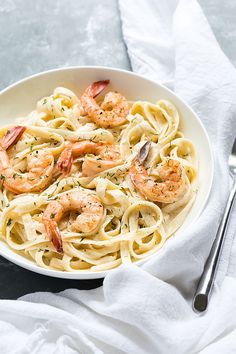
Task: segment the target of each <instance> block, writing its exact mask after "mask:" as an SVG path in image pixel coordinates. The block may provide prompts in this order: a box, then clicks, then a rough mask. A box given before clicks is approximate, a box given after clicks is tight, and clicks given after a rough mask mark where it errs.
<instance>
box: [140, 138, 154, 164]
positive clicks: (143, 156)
mask: <svg viewBox="0 0 236 354" xmlns="http://www.w3.org/2000/svg"><path fill="white" fill-rule="evenodd" d="M150 147H151V141H147V142H146V143H145V144H144V145H143V146H142V147H141V149H140V150H139V153H138V156H137V159H138V161H139V162H140V163H141V164H143V163H144V162H145V161H146V160H147V158H148V155H149V152H150Z"/></svg>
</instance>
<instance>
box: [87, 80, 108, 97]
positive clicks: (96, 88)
mask: <svg viewBox="0 0 236 354" xmlns="http://www.w3.org/2000/svg"><path fill="white" fill-rule="evenodd" d="M109 82H110V80H102V81H96V82H93V83H92V85H90V86H89V87H88V94H89V95H91V96H92V97H93V98H95V97H97V96H98V95H99V94H100V93H101V92H102V91H103V90H104V89H105V88H106V87H107V85H108V84H109Z"/></svg>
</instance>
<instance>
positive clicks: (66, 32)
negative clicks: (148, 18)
mask: <svg viewBox="0 0 236 354" xmlns="http://www.w3.org/2000/svg"><path fill="white" fill-rule="evenodd" d="M147 1H148V0H147ZM199 2H200V4H201V6H202V7H203V10H204V12H205V14H206V15H207V17H208V20H209V22H210V24H211V26H212V28H213V31H214V33H215V35H216V38H217V40H218V41H219V43H220V45H221V47H222V49H223V50H224V52H225V53H226V54H227V55H228V57H229V58H230V60H231V61H232V63H233V64H234V65H235V66H236V25H235V15H236V2H235V1H233V0H231V1H230V0H228V1H224V2H223V1H222V0H201V1H199ZM127 6H128V1H127ZM0 29H1V37H0V67H1V82H0V89H3V88H5V87H7V86H8V85H9V84H11V83H13V82H15V81H17V80H19V79H21V78H23V77H26V76H29V75H32V74H34V73H37V72H40V71H45V70H47V69H52V68H55V67H62V66H70V65H105V66H113V67H118V68H123V69H130V63H129V59H128V56H127V53H126V47H125V44H124V42H123V39H122V32H121V23H120V17H119V9H118V4H117V1H116V0H100V1H96V0H86V1H83V0H76V1H75V0H56V1H55V0H47V1H45V0H34V1H32V0H4V1H1V3H0ZM101 284H102V280H96V281H69V280H61V279H54V278H49V277H46V276H41V275H38V274H34V273H31V272H29V271H27V270H24V269H22V268H20V267H18V266H16V265H13V264H12V263H10V262H8V261H6V260H5V259H3V258H1V257H0V285H1V290H0V298H8V299H15V298H17V297H19V296H21V295H24V294H26V293H30V292H34V291H59V290H62V289H66V288H69V287H75V288H78V289H89V288H93V287H96V286H99V285H101Z"/></svg>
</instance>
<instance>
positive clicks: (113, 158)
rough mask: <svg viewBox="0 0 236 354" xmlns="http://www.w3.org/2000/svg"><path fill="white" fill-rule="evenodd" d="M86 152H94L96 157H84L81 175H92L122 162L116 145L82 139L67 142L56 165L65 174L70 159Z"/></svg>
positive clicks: (67, 170) (67, 171) (69, 165)
mask: <svg viewBox="0 0 236 354" xmlns="http://www.w3.org/2000/svg"><path fill="white" fill-rule="evenodd" d="M86 154H94V155H96V156H97V157H94V156H86V157H85V159H84V161H83V165H82V174H83V176H93V175H95V174H97V173H99V172H101V171H105V170H108V169H109V168H112V167H115V166H118V165H120V164H122V159H121V156H120V152H119V148H118V146H116V145H112V144H109V143H105V142H104V143H94V142H92V141H88V140H84V141H79V142H76V143H74V144H68V145H67V147H66V148H65V149H64V151H63V152H62V154H61V156H60V157H59V159H58V161H57V167H58V169H59V170H60V171H61V172H62V173H63V174H64V175H66V174H68V173H69V172H70V170H71V166H72V159H73V158H76V157H79V156H83V155H86Z"/></svg>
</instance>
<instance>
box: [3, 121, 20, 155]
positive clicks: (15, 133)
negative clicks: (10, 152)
mask: <svg viewBox="0 0 236 354" xmlns="http://www.w3.org/2000/svg"><path fill="white" fill-rule="evenodd" d="M25 129H26V127H22V126H20V125H18V126H16V127H13V128H11V129H9V130H8V131H7V132H6V134H5V135H4V137H3V138H2V139H1V146H2V147H3V148H4V149H5V150H7V149H8V148H9V147H11V146H12V145H13V144H16V143H17V141H18V140H20V138H21V136H22V134H23V133H24V131H25Z"/></svg>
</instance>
